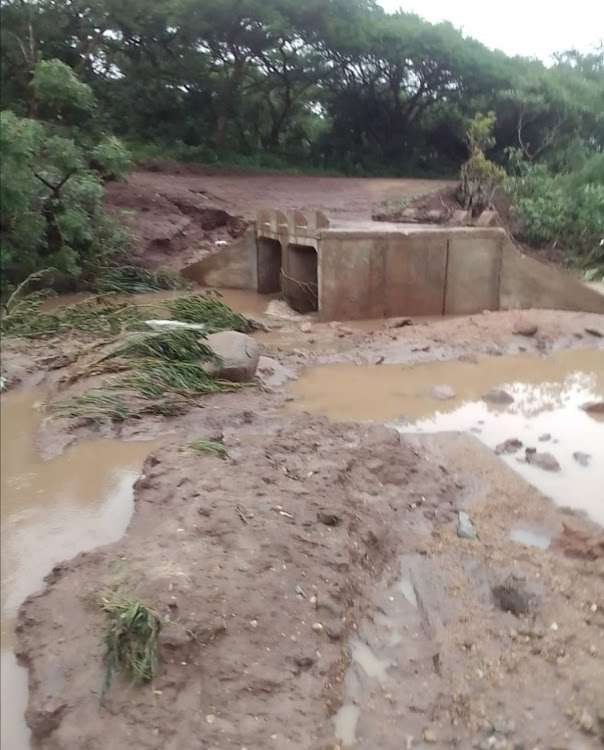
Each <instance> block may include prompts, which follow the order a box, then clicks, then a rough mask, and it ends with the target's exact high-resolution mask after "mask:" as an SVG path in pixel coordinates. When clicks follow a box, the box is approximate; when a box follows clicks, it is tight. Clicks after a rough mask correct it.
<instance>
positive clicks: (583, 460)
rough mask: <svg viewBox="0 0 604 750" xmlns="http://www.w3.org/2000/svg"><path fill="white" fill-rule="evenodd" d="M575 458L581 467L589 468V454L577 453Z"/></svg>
mask: <svg viewBox="0 0 604 750" xmlns="http://www.w3.org/2000/svg"><path fill="white" fill-rule="evenodd" d="M573 458H574V459H575V461H576V462H577V463H578V464H579V465H580V466H589V462H590V461H591V456H590V455H589V453H581V451H575V452H574V453H573Z"/></svg>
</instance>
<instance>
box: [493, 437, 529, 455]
mask: <svg viewBox="0 0 604 750" xmlns="http://www.w3.org/2000/svg"><path fill="white" fill-rule="evenodd" d="M522 445H523V443H522V440H518V438H508V439H507V440H504V442H503V443H499V445H497V446H496V448H495V453H496V454H497V455H498V456H499V455H501V454H502V453H516V452H517V451H519V450H520V449H521V448H522Z"/></svg>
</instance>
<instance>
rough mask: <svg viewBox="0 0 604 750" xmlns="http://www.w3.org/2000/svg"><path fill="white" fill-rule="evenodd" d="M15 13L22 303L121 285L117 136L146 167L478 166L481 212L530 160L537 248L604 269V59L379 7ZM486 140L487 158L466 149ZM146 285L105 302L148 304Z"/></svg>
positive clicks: (10, 155) (9, 59) (6, 72)
mask: <svg viewBox="0 0 604 750" xmlns="http://www.w3.org/2000/svg"><path fill="white" fill-rule="evenodd" d="M0 11H1V21H2V23H1V27H0V43H1V45H2V57H1V59H0V83H1V88H0V103H1V107H2V131H3V132H2V173H3V177H2V195H1V198H2V221H1V223H2V226H1V234H2V237H1V239H2V265H3V268H4V269H5V279H6V281H5V283H6V284H12V285H15V284H17V283H19V281H21V280H22V279H23V278H25V276H26V275H27V274H28V273H30V272H32V271H35V270H38V269H40V268H43V267H47V266H53V267H55V268H56V269H57V273H58V274H59V276H58V277H57V279H56V280H55V282H54V285H55V286H56V287H57V288H59V285H60V284H63V285H74V284H77V285H78V286H80V287H82V286H86V285H89V286H90V288H94V285H95V281H94V279H95V278H97V277H98V276H99V270H100V268H107V267H115V266H116V262H115V261H116V259H118V258H119V256H120V253H121V252H122V251H123V248H124V247H125V243H126V238H125V236H124V233H123V231H121V230H120V227H119V225H118V224H117V223H116V222H115V221H111V222H109V221H107V217H106V216H105V214H104V213H103V210H102V205H101V196H102V182H103V180H107V179H116V178H118V179H119V178H120V177H121V176H122V175H123V174H124V173H125V172H126V171H127V169H128V164H129V157H128V154H127V152H126V150H125V149H124V148H123V147H122V145H121V143H120V141H119V140H117V139H116V138H115V137H113V136H112V135H110V134H111V133H115V134H117V135H118V136H119V137H120V138H121V139H123V142H125V143H129V144H132V148H133V150H134V152H135V154H136V155H137V157H145V156H147V157H153V156H158V157H161V156H164V157H165V156H167V157H171V158H176V159H180V160H190V161H198V162H204V163H209V164H228V165H231V166H238V167H242V168H263V169H266V168H269V169H293V170H295V171H298V170H299V171H305V172H310V171H318V172H330V171H337V172H343V173H346V174H358V175H363V174H375V175H380V174H383V175H386V174H396V175H403V176H412V175H426V176H428V175H434V176H441V177H442V176H447V175H450V174H456V173H459V169H460V167H461V165H462V164H463V163H464V162H466V164H467V166H466V170H465V172H464V174H463V179H464V181H465V184H464V186H463V193H464V199H465V201H466V202H468V203H469V204H471V205H472V207H475V206H476V207H477V206H478V205H480V204H483V203H487V204H488V201H489V198H490V196H491V194H492V190H493V187H494V186H496V185H497V184H499V183H500V181H501V171H500V169H499V167H502V166H504V167H506V168H507V166H508V162H507V160H506V154H507V153H509V150H510V149H517V150H518V152H517V153H518V154H521V156H522V160H523V162H524V166H523V167H522V168H520V164H519V163H518V162H515V163H514V183H513V185H512V188H511V189H510V195H511V197H512V200H513V201H514V203H515V211H516V213H517V215H518V216H519V217H520V218H521V219H522V221H523V224H524V229H523V233H524V234H523V236H524V237H525V239H527V240H528V241H530V242H539V243H543V242H548V243H549V242H551V241H554V242H556V243H559V244H562V243H563V244H564V245H565V246H566V247H568V248H569V250H570V258H571V260H573V262H576V263H579V264H580V265H583V266H585V265H586V264H587V265H588V266H593V267H595V266H597V265H598V264H599V263H601V261H602V248H601V246H600V245H599V244H596V245H595V246H594V244H593V238H594V237H595V236H596V235H597V234H598V232H599V231H600V230H599V228H598V227H599V226H600V217H601V190H600V188H598V186H597V179H596V177H595V173H596V172H597V171H598V166H597V165H598V163H599V160H600V159H601V155H602V153H603V150H604V49H603V48H600V49H598V50H594V51H593V52H591V53H579V52H577V51H574V50H571V51H567V52H563V53H561V54H560V55H559V56H558V57H557V58H556V60H555V61H554V64H553V65H551V66H549V67H546V66H545V65H544V64H543V63H541V62H539V61H535V60H529V59H523V58H519V57H516V58H509V57H507V56H506V55H504V54H503V53H501V52H496V51H492V50H489V49H487V48H486V47H485V46H483V45H482V44H480V43H479V42H477V41H475V40H473V39H470V38H467V37H465V36H464V35H463V33H462V32H461V31H459V30H457V29H455V28H454V27H453V26H452V25H451V24H449V23H439V24H436V25H433V24H430V23H427V22H426V21H424V20H422V19H421V18H419V17H418V16H415V15H413V14H410V13H404V12H401V11H399V12H396V13H386V12H385V11H384V10H383V9H382V8H381V7H380V6H379V5H378V3H377V2H374V0H306V1H305V2H303V3H300V2H298V1H297V0H263V2H259V0H213V2H200V0H156V2H153V3H152V4H151V3H149V2H148V0H129V1H128V2H127V3H116V2H114V0H95V1H94V2H91V0H70V2H68V3H67V2H65V3H58V2H56V0H0ZM133 102H136V106H132V103H133ZM491 112H492V113H494V117H493V116H491V115H485V114H479V116H478V117H477V113H491ZM484 125H488V126H489V127H487V130H486V131H485V132H486V133H487V135H488V138H487V141H486V142H483V144H482V145H476V143H474V142H472V141H471V142H467V141H466V133H467V132H468V127H469V126H470V132H472V130H473V129H475V128H476V127H479V129H480V127H482V126H484ZM491 128H492V132H491ZM590 175H591V176H590ZM598 179H599V178H598ZM477 185H478V186H479V187H477ZM600 185H601V183H600ZM480 186H482V187H480ZM562 206H563V209H564V210H562V208H561V207H562ZM476 210H478V209H476ZM542 212H543V213H544V214H545V215H544V216H540V217H538V218H535V213H537V214H541V213H542ZM594 214H596V215H595V218H594ZM566 216H569V217H570V218H568V220H566V218H565V217H566ZM585 219H589V221H588V225H589V226H588V228H587V229H585V231H584V228H583V222H584V220H585ZM577 232H579V235H577ZM599 239H601V237H600V238H599ZM598 242H599V240H598ZM130 274H131V272H128V273H126V274H125V277H124V279H123V281H120V280H119V278H118V277H119V275H120V271H119V270H117V269H116V270H114V271H113V279H111V278H109V280H108V278H107V275H105V277H104V279H105V280H104V281H100V280H99V281H98V284H99V285H100V286H97V287H96V288H97V289H100V290H102V291H105V290H106V289H111V290H114V289H117V288H120V289H125V288H127V287H128V285H129V284H131V285H132V286H131V287H130V288H137V289H138V283H139V282H138V279H135V280H134V281H132V279H131V276H130ZM110 276H111V275H110ZM129 279H130V281H129ZM155 281H157V279H156V280H155ZM120 285H121V286H120Z"/></svg>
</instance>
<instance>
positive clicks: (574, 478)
mask: <svg viewBox="0 0 604 750" xmlns="http://www.w3.org/2000/svg"><path fill="white" fill-rule="evenodd" d="M493 389H499V390H502V391H505V392H506V393H507V394H508V396H510V397H511V398H512V399H513V401H511V403H507V404H500V403H493V402H491V401H487V400H483V396H484V395H485V394H487V393H488V392H489V391H492V390H493ZM288 390H289V391H290V393H292V394H293V395H294V396H296V397H297V399H296V400H295V401H294V402H292V403H291V404H290V405H289V406H288V408H289V409H291V410H299V411H311V412H314V413H319V414H325V415H327V416H329V417H331V418H334V419H352V420H379V421H383V422H386V423H388V424H391V425H392V426H395V427H396V428H397V429H398V430H399V431H401V432H441V431H463V432H471V433H473V434H475V435H476V437H477V438H478V439H479V440H481V441H482V442H484V443H485V444H486V445H488V446H489V447H491V448H493V449H495V447H496V446H497V445H499V444H501V443H503V442H504V441H506V440H510V439H514V438H515V439H517V440H519V441H521V442H522V446H521V447H520V448H518V450H517V451H515V452H514V453H510V454H505V455H502V456H501V458H502V460H504V461H505V462H506V463H508V464H509V465H510V466H511V467H512V468H514V469H515V470H516V471H518V472H520V473H521V474H522V475H523V476H524V477H525V479H527V480H528V481H529V482H530V483H531V484H533V485H534V486H536V487H537V488H538V489H539V490H541V491H542V492H543V493H544V494H545V495H547V496H548V497H550V498H551V499H553V500H554V501H555V502H556V503H558V504H560V505H564V506H569V507H572V508H575V509H577V510H582V511H585V512H586V513H587V514H588V515H589V516H590V517H591V518H592V519H593V520H595V521H597V522H598V523H601V524H604V489H603V488H604V419H603V418H602V416H597V415H591V414H588V413H587V412H586V411H585V410H583V409H582V408H581V406H582V405H584V404H585V403H587V402H592V401H596V400H602V399H603V398H604V351H602V350H594V349H587V350H574V351H564V352H557V353H553V354H549V355H547V356H537V355H529V354H525V355H513V356H502V357H482V358H477V359H476V361H472V362H468V361H459V360H456V361H448V362H433V363H430V364H426V365H418V366H414V367H409V366H407V367H405V366H401V365H386V364H383V365H379V366H375V365H353V364H348V363H343V364H330V365H319V366H317V367H312V368H309V369H308V370H307V371H306V372H305V373H304V374H303V375H302V376H301V378H300V379H299V380H297V381H296V382H294V383H291V384H290V385H289V386H288ZM526 448H536V449H537V451H538V453H549V454H551V455H552V456H553V457H554V458H555V459H556V461H557V462H558V464H559V470H556V471H548V470H546V469H544V468H542V467H541V466H537V465H535V464H534V463H527V462H526V461H525V450H526Z"/></svg>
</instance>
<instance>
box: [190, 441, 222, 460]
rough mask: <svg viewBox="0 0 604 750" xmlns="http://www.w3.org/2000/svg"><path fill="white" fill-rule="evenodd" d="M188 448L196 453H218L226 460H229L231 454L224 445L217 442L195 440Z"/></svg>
mask: <svg viewBox="0 0 604 750" xmlns="http://www.w3.org/2000/svg"><path fill="white" fill-rule="evenodd" d="M187 447H188V448H192V449H193V450H195V451H208V452H209V453H218V454H219V455H220V456H223V457H224V458H228V455H229V452H228V451H227V449H226V445H225V444H224V443H220V442H218V441H217V440H194V441H193V442H192V443H189V445H188V446H187Z"/></svg>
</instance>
